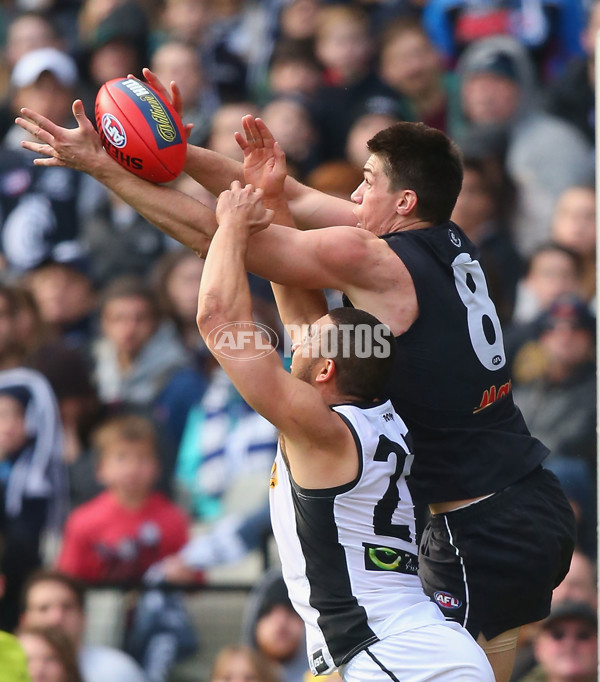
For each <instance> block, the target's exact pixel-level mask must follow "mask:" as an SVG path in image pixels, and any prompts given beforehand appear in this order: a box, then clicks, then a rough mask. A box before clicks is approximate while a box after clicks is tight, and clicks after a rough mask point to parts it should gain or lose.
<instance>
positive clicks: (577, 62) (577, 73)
mask: <svg viewBox="0 0 600 682" xmlns="http://www.w3.org/2000/svg"><path fill="white" fill-rule="evenodd" d="M585 5H586V9H587V12H588V16H587V22H586V27H585V30H584V32H583V34H582V36H581V42H582V45H583V49H584V51H585V54H584V55H581V56H577V57H574V58H573V59H572V60H571V61H570V62H569V63H568V64H567V66H566V68H565V70H564V73H562V74H558V76H557V77H556V78H555V79H554V80H552V81H551V82H550V83H549V85H548V88H547V91H546V109H547V110H548V111H549V112H550V113H551V114H554V115H555V116H558V117H560V118H562V119H563V120H565V121H568V122H569V123H571V124H572V125H574V126H575V127H576V128H577V129H578V130H579V131H580V132H581V133H583V135H585V136H586V138H587V140H588V142H589V143H590V144H592V145H593V144H595V135H596V119H595V94H594V89H595V82H594V73H595V65H594V59H595V51H596V35H597V33H598V30H599V29H600V3H599V2H598V1H597V0H592V2H588V3H585Z"/></svg>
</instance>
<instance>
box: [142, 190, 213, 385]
mask: <svg viewBox="0 0 600 682" xmlns="http://www.w3.org/2000/svg"><path fill="white" fill-rule="evenodd" d="M194 184H196V183H194ZM203 269H204V260H203V259H202V258H198V256H197V255H196V254H195V253H194V252H193V251H190V250H189V249H181V248H179V249H175V250H174V251H169V252H168V253H166V254H165V255H164V256H163V257H162V258H161V259H160V260H159V261H158V263H156V267H155V268H154V272H153V275H152V279H153V283H154V289H155V291H156V295H157V297H158V302H159V305H160V309H161V311H162V313H163V315H164V316H165V318H167V319H171V320H172V321H173V324H174V325H175V327H176V329H177V331H178V333H179V338H180V339H181V340H182V342H183V345H184V346H185V347H186V348H187V349H188V351H190V352H191V353H192V354H193V356H194V360H195V362H196V366H197V367H198V368H200V370H201V371H202V372H204V373H206V371H205V368H206V366H207V359H208V356H209V355H210V354H209V353H208V351H207V349H206V346H205V345H204V342H203V341H202V337H201V336H200V334H198V325H197V324H196V313H197V309H198V289H199V288H200V278H201V277H202V270H203ZM210 364H212V363H210Z"/></svg>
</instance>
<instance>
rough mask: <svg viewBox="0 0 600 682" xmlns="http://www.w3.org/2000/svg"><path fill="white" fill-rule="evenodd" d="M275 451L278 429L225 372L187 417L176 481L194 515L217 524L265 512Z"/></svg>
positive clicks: (213, 378)
mask: <svg viewBox="0 0 600 682" xmlns="http://www.w3.org/2000/svg"><path fill="white" fill-rule="evenodd" d="M276 448H277V430H276V429H275V427H274V426H273V425H272V424H271V423H269V422H268V421H267V420H266V419H264V418H263V417H262V416H261V415H259V414H258V413H257V412H255V411H254V410H253V409H252V408H251V407H250V406H249V405H247V404H246V403H245V402H244V400H243V399H242V397H241V396H240V394H239V393H238V392H237V390H236V389H235V387H234V386H233V384H232V383H231V381H230V380H229V378H228V377H227V375H226V374H225V372H224V371H223V370H222V369H221V368H217V369H215V370H214V371H213V373H212V375H211V379H210V383H209V386H208V388H207V389H206V393H205V394H204V396H203V397H202V400H201V401H200V402H199V403H198V404H197V405H195V406H194V407H193V408H192V409H191V410H190V413H189V416H188V420H187V424H186V427H185V432H184V434H183V438H182V440H181V446H180V448H179V452H178V454H177V468H176V477H177V483H178V486H179V488H180V490H181V492H182V493H183V494H184V495H185V497H186V498H187V499H189V507H190V508H191V509H192V510H193V513H194V514H195V515H196V516H197V517H199V518H201V519H202V520H204V521H215V520H217V519H219V518H221V517H222V516H223V515H224V514H227V513H229V512H233V511H237V512H250V511H252V510H255V509H258V508H259V507H262V504H263V503H264V502H265V500H266V497H267V493H268V490H267V489H266V488H265V487H264V486H263V485H262V482H260V483H259V481H262V480H264V477H265V476H266V475H267V474H268V472H269V471H270V469H271V466H272V464H273V457H274V456H275V451H276Z"/></svg>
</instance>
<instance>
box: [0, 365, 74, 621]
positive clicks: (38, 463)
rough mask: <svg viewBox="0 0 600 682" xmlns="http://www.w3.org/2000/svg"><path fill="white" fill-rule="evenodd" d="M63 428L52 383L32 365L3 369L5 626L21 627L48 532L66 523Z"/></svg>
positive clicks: (0, 452)
mask: <svg viewBox="0 0 600 682" xmlns="http://www.w3.org/2000/svg"><path fill="white" fill-rule="evenodd" d="M61 454H62V432H61V425H60V418H59V415H58V408H57V405H56V399H55V397H54V394H53V392H52V389H51V388H50V385H49V383H48V381H47V380H46V379H45V378H44V377H43V376H42V375H41V374H40V373H39V372H36V371H34V370H32V369H26V368H24V367H17V368H15V369H11V370H5V371H2V372H0V522H1V525H0V531H1V532H2V536H3V543H4V552H3V562H2V569H1V570H0V573H4V575H5V578H6V586H7V589H6V594H5V597H4V600H3V603H2V609H1V627H2V628H3V629H7V630H10V629H12V628H13V627H14V626H15V625H16V621H17V616H18V611H19V605H18V598H19V594H20V591H21V587H22V585H23V582H24V581H25V579H26V578H27V576H28V574H29V573H30V572H31V571H32V570H34V569H35V568H37V567H38V566H40V565H41V562H42V549H43V548H42V539H43V534H47V533H56V532H58V530H59V529H60V528H61V527H62V524H63V521H64V518H65V515H66V512H67V507H68V499H67V479H66V472H65V469H64V466H63V463H62V460H61Z"/></svg>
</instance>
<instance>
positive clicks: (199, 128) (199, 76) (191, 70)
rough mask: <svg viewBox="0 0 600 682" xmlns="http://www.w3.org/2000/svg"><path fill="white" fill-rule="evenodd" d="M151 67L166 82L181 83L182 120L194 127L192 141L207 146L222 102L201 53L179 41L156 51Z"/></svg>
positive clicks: (173, 41) (190, 139)
mask: <svg viewBox="0 0 600 682" xmlns="http://www.w3.org/2000/svg"><path fill="white" fill-rule="evenodd" d="M150 68H151V69H152V71H154V73H156V75H157V76H158V77H159V78H160V80H161V81H162V82H163V83H170V82H171V81H175V82H176V83H177V85H178V87H179V92H180V93H181V106H182V112H181V116H182V119H183V120H184V121H185V122H186V123H193V124H194V127H193V129H192V132H191V135H190V136H189V137H188V142H189V144H196V145H199V144H205V143H206V138H207V137H208V133H209V130H210V124H211V119H212V116H213V114H214V113H215V111H216V110H217V108H218V106H219V100H218V96H217V93H216V91H215V90H214V88H213V87H212V86H211V84H210V82H208V79H207V77H206V76H205V74H204V72H203V69H202V64H201V61H200V55H199V54H198V51H197V50H196V49H195V48H194V47H193V46H192V45H190V44H189V43H184V42H181V41H177V40H171V41H169V42H165V43H163V44H162V45H160V46H159V47H158V48H157V49H156V50H155V51H154V53H153V55H152V61H151V63H150Z"/></svg>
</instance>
